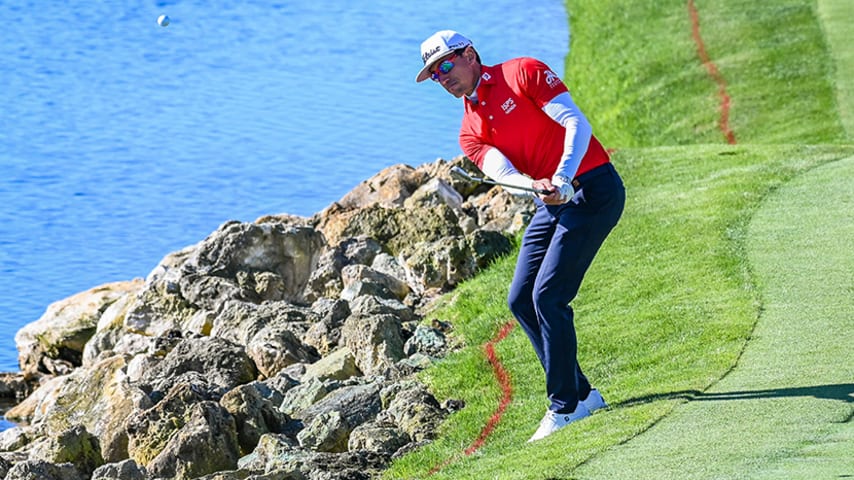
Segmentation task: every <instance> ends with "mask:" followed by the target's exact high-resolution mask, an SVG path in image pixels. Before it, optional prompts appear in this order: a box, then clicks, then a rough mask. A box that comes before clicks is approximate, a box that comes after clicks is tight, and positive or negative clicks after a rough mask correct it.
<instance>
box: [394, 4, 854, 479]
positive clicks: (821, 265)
mask: <svg viewBox="0 0 854 480" xmlns="http://www.w3.org/2000/svg"><path fill="white" fill-rule="evenodd" d="M694 4H695V2H690V1H688V2H686V1H682V0H661V1H651V0H645V1H637V2H622V1H619V0H570V1H569V2H568V8H569V11H570V32H571V34H572V37H573V41H572V43H571V51H570V57H569V59H568V66H567V74H566V77H565V78H567V79H568V80H569V82H568V83H569V84H570V89H571V90H572V92H573V96H574V97H575V98H576V101H577V102H578V103H579V105H580V106H581V107H582V109H584V110H585V113H586V114H587V116H588V117H589V118H590V119H591V122H592V124H593V125H594V131H595V132H597V135H598V136H599V137H600V138H601V139H603V142H604V143H605V145H606V146H608V147H611V148H616V150H617V151H616V153H615V154H614V156H613V161H614V164H615V165H616V166H617V168H618V170H619V171H620V173H621V174H622V176H623V178H624V180H625V182H626V187H627V195H628V201H627V206H626V211H625V214H624V216H623V219H622V220H621V222H620V225H618V227H617V229H615V231H614V233H613V234H612V236H611V237H610V238H609V239H608V241H607V242H606V244H605V246H604V248H603V250H602V251H601V252H600V254H599V256H598V257H597V259H596V261H595V262H594V264H593V266H592V267H591V270H590V272H589V273H588V275H587V278H586V279H585V283H584V285H583V286H582V290H581V292H580V293H579V297H578V298H577V300H576V301H575V302H574V307H575V310H576V313H577V319H576V320H577V328H578V335H579V342H580V343H579V357H580V361H581V364H582V366H583V367H584V368H585V372H586V373H587V375H588V377H590V379H591V381H592V382H593V383H594V385H596V386H598V387H599V388H600V389H601V390H602V392H603V393H604V394H605V397H606V399H607V400H608V401H609V402H610V403H611V405H612V407H611V408H610V409H609V410H607V411H604V412H598V413H596V414H595V415H593V417H591V418H589V419H585V420H583V421H581V422H578V423H577V424H573V425H572V426H571V427H570V428H567V429H564V430H562V431H560V432H557V433H556V434H554V435H552V436H551V437H549V438H546V439H544V440H542V441H540V442H536V443H533V444H527V443H525V441H526V440H527V438H528V437H529V436H530V435H531V433H533V431H534V429H535V428H536V425H537V423H538V421H539V418H540V417H541V416H542V412H543V410H544V409H545V405H546V402H545V399H544V398H543V391H544V385H543V379H542V370H541V368H540V367H539V365H538V364H537V361H536V358H535V356H534V354H533V352H532V351H531V349H530V346H529V344H528V342H527V339H526V338H525V336H524V335H523V334H522V332H521V331H520V329H519V328H516V329H515V330H513V331H511V332H510V334H509V335H508V336H507V337H506V338H505V339H503V340H501V341H500V342H495V343H494V346H495V352H496V354H497V357H498V360H499V361H500V362H501V367H502V368H503V369H505V370H506V372H507V378H508V379H509V382H510V385H509V387H510V388H509V391H510V401H509V403H507V404H506V405H503V406H502V408H501V409H499V408H498V405H499V403H500V402H502V401H503V400H504V399H505V397H506V391H507V387H506V386H504V387H503V388H504V391H505V394H502V386H500V385H499V381H498V379H497V378H496V376H495V373H494V370H493V366H492V365H491V364H490V362H488V361H487V360H486V356H485V355H484V353H485V350H484V345H485V344H487V342H488V341H490V339H493V342H494V339H495V338H496V336H495V335H496V332H498V331H499V329H500V328H501V327H502V326H503V325H505V324H507V322H508V321H510V320H512V318H511V317H510V314H509V312H508V311H507V307H506V304H505V301H504V298H505V296H506V286H507V284H508V283H509V281H510V276H511V275H512V265H513V261H514V257H513V256H510V257H508V258H506V259H502V260H500V261H498V262H496V264H495V265H494V266H493V267H491V268H490V269H489V270H487V271H486V272H484V273H482V274H481V275H479V276H478V277H477V278H476V279H474V280H472V281H471V282H468V283H466V284H464V285H462V286H460V287H459V288H458V289H457V290H456V291H455V292H453V293H452V294H450V295H448V297H447V298H446V299H445V301H444V302H442V304H441V306H440V308H439V309H437V310H435V311H434V312H433V314H432V315H431V316H429V318H430V319H433V318H440V319H444V320H449V321H451V322H452V323H453V324H454V327H455V333H454V340H455V341H456V342H458V344H459V346H460V348H459V349H458V350H456V351H455V352H454V353H452V354H451V355H449V356H448V357H447V358H446V359H445V360H443V361H441V362H439V363H438V364H436V365H435V367H433V368H431V369H429V370H428V371H426V372H425V375H424V376H423V379H424V380H425V381H426V382H427V384H428V385H430V387H431V388H432V389H433V390H434V392H435V393H436V395H437V397H438V398H440V399H444V398H455V399H461V400H464V401H465V403H466V407H465V408H464V409H463V410H461V411H459V412H457V413H455V414H453V415H451V416H450V417H449V419H448V420H447V421H446V422H445V423H444V424H443V425H442V427H441V429H440V431H439V437H438V438H437V439H436V440H435V441H434V442H432V443H431V444H429V445H427V446H425V447H424V448H422V449H420V450H418V451H416V452H414V453H412V454H409V455H407V456H405V457H403V458H400V459H398V460H397V461H396V462H395V463H394V464H393V465H392V468H391V469H390V470H389V471H388V472H387V477H388V478H406V479H412V478H431V479H462V478H466V479H501V480H504V479H520V480H522V479H524V480H528V479H532V480H535V479H540V480H557V479H562V480H564V479H565V480H570V479H576V480H580V479H585V480H598V479H602V480H606V479H607V480H611V479H643V478H649V479H656V480H660V479H674V480H676V479H679V480H682V479H704V480H705V479H733V480H734V479H739V480H740V479H751V480H766V479H767V480H770V479H810V480H811V479H814V478H849V477H851V478H854V421H852V416H854V355H852V354H851V353H850V351H851V346H852V345H854V333H852V332H854V302H852V298H854V240H852V239H854V213H852V212H854V180H852V179H854V144H852V139H854V131H852V119H854V113H853V112H854V105H852V101H854V94H852V92H854V88H852V86H854V54H852V51H854V47H852V46H851V42H850V41H848V40H846V39H847V38H849V37H850V36H851V34H852V32H851V25H852V24H854V23H852V20H854V2H850V1H848V0H819V1H818V2H809V1H806V0H776V1H775V2H754V3H748V2H743V1H741V0H707V1H703V2H696V12H697V13H698V15H699V32H700V33H701V36H702V40H703V41H704V45H703V46H702V50H703V51H704V52H705V53H707V55H708V58H709V59H710V61H709V62H708V63H703V62H701V61H700V60H699V59H698V51H699V50H700V48H699V47H698V46H697V45H696V44H695V42H694V41H693V40H692V35H691V33H692V32H691V30H692V21H691V10H692V9H691V8H688V7H689V6H691V7H693V6H694ZM846 19H847V20H846ZM712 62H713V63H714V65H713V68H711V64H712ZM714 70H716V71H718V72H719V74H720V77H719V78H716V79H714V78H710V75H709V72H710V71H714ZM590 72H593V73H594V74H589V73H590ZM722 89H725V90H726V92H725V93H726V96H727V97H728V98H729V99H730V100H731V103H730V104H728V105H727V106H728V107H729V110H727V113H728V114H729V118H728V124H729V125H730V126H731V127H732V128H733V131H734V138H735V139H737V140H738V141H737V144H735V145H727V143H729V140H728V139H727V138H726V137H725V135H724V132H723V131H722V130H724V129H722V128H720V125H721V121H720V120H721V112H722V111H724V110H725V109H723V108H722V105H721V103H720V102H721V98H723V95H721V90H722ZM498 413H500V418H499V419H498V420H497V421H496V418H495V415H496V414H498ZM487 423H489V424H491V425H493V426H494V429H492V428H490V429H489V431H488V435H487V436H486V437H485V438H482V437H483V432H484V425H486V424H487ZM476 440H477V442H478V443H477V448H476V449H475V448H472V445H473V444H474V443H475V441H476ZM481 440H482V443H481Z"/></svg>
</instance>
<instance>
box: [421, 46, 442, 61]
mask: <svg viewBox="0 0 854 480" xmlns="http://www.w3.org/2000/svg"><path fill="white" fill-rule="evenodd" d="M441 49H442V46H441V45H436V47H435V48H433V50H430V51H429V52H424V55H422V56H421V59H422V60H424V63H427V60H430V57H432V56H433V55H436V54H437V53H439V50H441Z"/></svg>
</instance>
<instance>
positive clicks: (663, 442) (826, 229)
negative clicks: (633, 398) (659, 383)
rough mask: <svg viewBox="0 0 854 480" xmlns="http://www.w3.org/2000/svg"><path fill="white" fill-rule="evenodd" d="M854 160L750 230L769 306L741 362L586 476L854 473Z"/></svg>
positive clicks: (819, 171)
mask: <svg viewBox="0 0 854 480" xmlns="http://www.w3.org/2000/svg"><path fill="white" fill-rule="evenodd" d="M852 178H854V157H848V158H846V159H843V160H839V161H836V162H832V163H830V164H827V165H823V166H821V167H819V168H816V169H815V170H812V171H810V172H808V173H806V174H804V175H801V176H799V177H797V178H795V179H794V180H793V181H791V182H789V183H787V184H786V185H784V186H783V187H781V188H780V189H779V190H777V191H776V192H774V193H773V194H772V195H771V196H770V197H769V198H768V199H767V200H766V201H765V202H764V203H763V206H762V208H760V210H759V211H758V212H756V214H755V215H754V217H753V221H752V222H751V224H750V225H749V228H748V230H747V233H748V235H747V250H748V258H749V260H750V264H751V266H752V270H753V274H754V275H755V281H756V283H757V284H758V286H759V290H760V292H759V293H760V295H759V296H760V299H761V314H760V319H759V322H758V324H757V325H756V328H755V329H754V331H753V333H752V335H751V338H750V340H749V342H748V343H747V347H746V349H745V351H744V353H743V354H742V355H741V358H740V359H739V361H738V364H737V365H736V367H735V368H734V369H733V370H732V371H731V372H730V373H729V374H728V375H727V376H726V377H724V378H723V379H722V380H721V381H720V382H718V383H717V384H715V385H714V386H713V387H712V388H710V389H708V390H706V391H704V392H695V393H687V394H686V398H688V399H689V400H688V401H687V402H686V403H685V404H682V405H680V406H679V407H677V408H676V409H674V411H673V412H672V413H671V414H670V415H668V416H667V417H665V418H664V419H663V420H662V421H661V422H659V423H658V424H657V425H655V426H654V427H653V428H651V429H650V430H649V431H647V432H645V433H643V434H642V435H639V436H638V437H636V438H634V439H632V440H631V441H629V442H627V443H626V444H623V445H620V446H618V447H615V448H613V449H611V450H609V451H608V452H607V453H605V454H602V455H599V456H597V457H595V458H594V459H592V460H591V461H590V462H588V463H587V464H586V465H583V466H582V467H581V468H579V469H578V470H577V471H574V472H573V477H574V478H584V479H645V478H648V479H657V480H660V479H674V480H676V479H679V480H688V479H710V478H731V479H795V478H798V479H800V478H803V479H810V478H847V477H850V476H854V425H852V423H851V419H852V414H854V360H852V355H851V346H852V345H854V276H852V272H854V258H852V252H854V250H852V248H854V240H852V239H854V182H852V181H851V179H852Z"/></svg>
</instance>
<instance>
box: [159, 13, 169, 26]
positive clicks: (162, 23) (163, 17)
mask: <svg viewBox="0 0 854 480" xmlns="http://www.w3.org/2000/svg"><path fill="white" fill-rule="evenodd" d="M157 24H158V25H160V26H161V27H165V26H166V25H169V15H160V16H159V17H157Z"/></svg>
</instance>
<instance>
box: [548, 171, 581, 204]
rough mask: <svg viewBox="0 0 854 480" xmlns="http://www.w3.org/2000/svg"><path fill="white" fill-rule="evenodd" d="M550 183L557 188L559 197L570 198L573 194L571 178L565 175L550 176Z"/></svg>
mask: <svg viewBox="0 0 854 480" xmlns="http://www.w3.org/2000/svg"><path fill="white" fill-rule="evenodd" d="M552 185H554V186H555V188H557V190H558V192H559V193H560V196H561V198H563V199H570V198H572V196H573V195H575V189H574V188H572V179H571V178H569V177H567V176H566V175H561V174H556V175H555V176H553V177H552Z"/></svg>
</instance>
